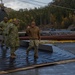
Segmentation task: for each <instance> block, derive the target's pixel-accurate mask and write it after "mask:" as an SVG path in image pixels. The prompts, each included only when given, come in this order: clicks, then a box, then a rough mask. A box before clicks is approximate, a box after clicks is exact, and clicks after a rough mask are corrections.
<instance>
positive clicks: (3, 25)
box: [0, 21, 9, 45]
mask: <svg viewBox="0 0 75 75" xmlns="http://www.w3.org/2000/svg"><path fill="white" fill-rule="evenodd" d="M8 25H9V24H8V22H7V23H5V22H4V21H2V22H1V23H0V35H1V37H2V38H1V41H2V42H1V44H2V45H3V44H4V41H5V37H6V35H5V34H4V32H5V29H6V27H7V26H8Z"/></svg>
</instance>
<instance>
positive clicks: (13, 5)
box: [3, 0, 52, 10]
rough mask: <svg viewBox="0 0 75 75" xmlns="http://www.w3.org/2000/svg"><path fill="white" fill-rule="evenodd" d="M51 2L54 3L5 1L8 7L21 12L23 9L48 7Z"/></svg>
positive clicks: (20, 0)
mask: <svg viewBox="0 0 75 75" xmlns="http://www.w3.org/2000/svg"><path fill="white" fill-rule="evenodd" d="M35 1H38V2H35ZM40 2H41V3H40ZM50 2H52V0H3V3H4V5H5V6H6V7H10V8H13V9H15V10H19V9H21V8H23V9H24V8H28V9H30V8H34V7H41V6H45V5H47V4H48V3H50Z"/></svg>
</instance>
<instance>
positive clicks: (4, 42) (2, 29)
mask: <svg viewBox="0 0 75 75" xmlns="http://www.w3.org/2000/svg"><path fill="white" fill-rule="evenodd" d="M18 25H19V24H18V20H17V19H13V20H12V21H11V22H9V21H8V18H7V17H4V20H3V21H2V22H0V35H2V39H1V48H3V47H4V46H6V49H8V48H10V50H11V51H10V55H11V56H10V57H11V58H15V57H16V55H15V50H17V49H18V47H19V45H20V40H19V34H18ZM26 33H27V35H28V36H29V38H30V43H29V47H28V48H27V50H26V57H28V55H29V51H30V50H31V48H33V47H34V57H35V58H38V45H39V41H40V39H41V38H40V29H39V28H38V27H37V26H36V24H35V22H34V21H32V22H31V25H30V26H28V27H27V28H26Z"/></svg>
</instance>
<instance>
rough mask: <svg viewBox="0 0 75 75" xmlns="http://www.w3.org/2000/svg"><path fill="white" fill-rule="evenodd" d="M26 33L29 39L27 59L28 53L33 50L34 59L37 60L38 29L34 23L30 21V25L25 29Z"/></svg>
mask: <svg viewBox="0 0 75 75" xmlns="http://www.w3.org/2000/svg"><path fill="white" fill-rule="evenodd" d="M26 33H27V35H28V36H29V38H30V43H29V47H28V48H27V51H26V54H27V57H28V54H29V51H30V50H31V49H32V48H34V58H38V45H39V41H40V29H39V27H37V26H36V24H35V22H34V21H32V22H31V25H30V26H28V27H27V29H26Z"/></svg>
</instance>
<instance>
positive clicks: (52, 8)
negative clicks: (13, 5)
mask: <svg viewBox="0 0 75 75" xmlns="http://www.w3.org/2000/svg"><path fill="white" fill-rule="evenodd" d="M74 3H75V0H53V1H52V2H51V3H49V4H48V5H47V6H45V7H40V8H35V9H30V10H28V9H20V10H19V11H15V10H13V11H11V12H10V13H9V17H10V18H18V19H19V20H20V28H19V30H20V31H21V30H24V29H25V28H26V26H27V25H30V22H31V21H32V20H34V21H35V22H36V24H37V25H38V26H40V27H41V28H43V27H46V26H47V27H48V28H56V29H60V28H68V27H69V26H70V25H75V11H74V9H75V4H74Z"/></svg>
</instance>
